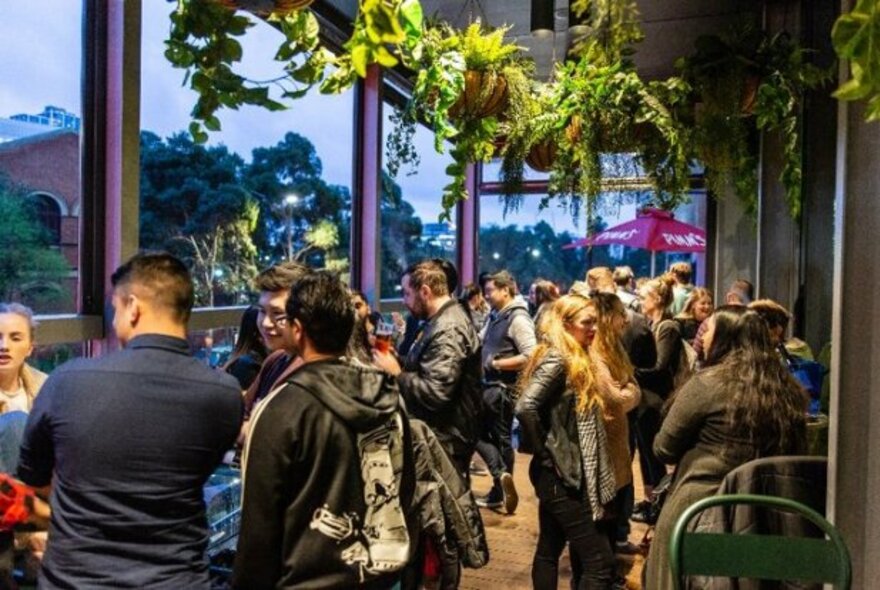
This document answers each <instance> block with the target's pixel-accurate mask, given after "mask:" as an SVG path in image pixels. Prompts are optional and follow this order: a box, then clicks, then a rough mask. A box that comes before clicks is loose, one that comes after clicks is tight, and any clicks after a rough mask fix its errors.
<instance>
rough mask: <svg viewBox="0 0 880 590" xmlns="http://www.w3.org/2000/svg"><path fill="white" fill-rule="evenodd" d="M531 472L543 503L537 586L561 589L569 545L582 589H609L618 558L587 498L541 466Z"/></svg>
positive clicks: (534, 575) (535, 570)
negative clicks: (562, 558) (564, 555)
mask: <svg viewBox="0 0 880 590" xmlns="http://www.w3.org/2000/svg"><path fill="white" fill-rule="evenodd" d="M531 471H532V473H531V474H530V475H532V483H534V484H535V494H536V495H537V496H538V501H539V504H538V526H539V532H538V546H537V548H536V549H535V560H534V562H533V563H532V585H533V587H535V588H556V587H557V585H558V583H559V556H560V555H562V551H563V549H565V544H566V542H567V543H568V545H569V553H570V554H571V562H572V571H577V572H579V574H580V576H579V580H578V585H577V588H578V590H608V589H609V588H611V583H612V581H613V579H614V555H613V554H612V552H611V546H610V544H609V543H608V537H607V535H605V534H604V533H603V532H601V531H600V530H599V527H597V526H596V523H595V522H594V521H593V516H592V514H591V512H590V506H589V503H588V502H587V500H586V498H584V497H583V495H582V494H581V493H580V492H578V491H575V490H572V489H570V488H568V487H566V486H565V485H564V484H563V483H562V481H561V480H560V479H559V477H558V476H557V475H556V473H555V472H554V471H551V470H549V469H546V468H543V467H537V466H535V468H533V469H532V470H531Z"/></svg>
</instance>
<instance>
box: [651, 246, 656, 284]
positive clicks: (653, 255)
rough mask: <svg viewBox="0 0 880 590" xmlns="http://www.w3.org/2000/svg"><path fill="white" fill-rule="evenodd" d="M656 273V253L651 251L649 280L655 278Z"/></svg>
mask: <svg viewBox="0 0 880 590" xmlns="http://www.w3.org/2000/svg"><path fill="white" fill-rule="evenodd" d="M656 271H657V251H656V250H651V278H652V279H653V278H654V277H655V276H656Z"/></svg>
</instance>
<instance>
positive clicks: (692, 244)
mask: <svg viewBox="0 0 880 590" xmlns="http://www.w3.org/2000/svg"><path fill="white" fill-rule="evenodd" d="M673 217H674V216H673V214H672V213H671V212H669V211H663V210H662V209H655V208H654V207H645V208H644V209H642V210H641V211H640V212H639V214H638V217H636V218H635V219H633V220H632V221H627V222H625V223H621V224H620V225H616V226H614V227H611V228H608V229H606V230H603V231H601V232H599V233H597V234H594V235H592V236H588V237H586V238H583V239H580V240H577V241H574V242H572V243H571V244H568V245H566V246H563V248H580V247H583V246H608V245H611V244H622V245H624V246H629V247H631V248H642V249H644V250H650V251H651V276H654V269H655V266H656V261H655V257H656V255H657V252H705V251H706V232H705V231H703V230H702V229H701V228H699V227H697V226H695V225H690V224H687V223H682V222H681V221H676V220H675V219H673Z"/></svg>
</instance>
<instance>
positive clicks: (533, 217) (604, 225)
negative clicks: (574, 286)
mask: <svg viewBox="0 0 880 590" xmlns="http://www.w3.org/2000/svg"><path fill="white" fill-rule="evenodd" d="M619 193H626V194H623V195H619ZM542 196H543V195H529V196H526V197H524V198H523V200H522V205H521V206H520V207H519V208H518V209H517V210H516V211H508V213H507V215H506V216H505V215H504V203H503V201H501V199H500V198H498V197H495V196H485V197H483V198H482V199H481V200H480V272H496V271H498V270H501V269H506V270H508V271H510V272H511V273H512V274H513V276H514V277H515V278H516V279H517V282H518V283H519V286H520V289H521V290H523V291H525V290H527V289H528V285H530V284H531V283H532V282H533V281H534V280H535V279H537V278H544V279H548V280H551V281H553V282H555V283H556V284H558V285H559V286H560V287H561V288H562V290H563V291H565V290H567V289H568V288H569V287H570V286H571V283H572V282H573V281H577V280H584V277H585V275H586V271H587V269H589V268H592V267H594V266H609V267H612V268H613V267H615V266H621V265H628V266H631V267H632V268H633V271H634V272H635V275H636V277H643V276H649V275H650V269H651V253H650V252H649V251H647V250H640V249H637V248H629V247H626V246H622V245H621V246H597V247H594V248H586V247H583V246H578V247H572V246H573V244H572V243H573V242H575V241H576V240H579V239H581V238H583V237H585V236H586V235H587V233H588V232H587V229H586V227H587V223H586V212H583V211H582V212H581V216H580V217H579V218H576V219H575V218H573V217H572V215H571V214H570V212H569V211H568V210H567V209H565V208H562V207H559V206H558V205H555V204H552V202H551V204H550V206H549V207H547V208H545V209H543V210H541V209H540V203H541V198H542ZM602 198H603V202H604V206H603V207H602V209H601V211H599V212H597V213H596V214H595V217H594V219H593V225H592V229H593V231H594V232H598V231H603V230H605V229H608V228H611V227H614V226H616V225H618V224H620V223H625V222H627V221H630V220H632V219H635V217H636V214H637V211H638V209H639V207H640V206H642V205H644V204H646V203H647V202H649V199H650V194H648V193H638V192H634V191H628V192H627V191H616V192H615V193H608V194H605V195H603V197H602ZM615 202H616V203H620V204H618V205H614V203H615ZM705 209H706V195H705V193H703V192H698V193H694V194H692V195H691V203H689V204H686V205H682V206H680V207H679V208H678V209H676V210H675V212H674V214H675V219H677V220H679V221H683V222H685V223H689V224H692V225H696V226H698V227H701V228H702V229H704V230H705V224H706V212H705ZM678 260H687V261H690V262H691V263H692V264H693V265H694V272H695V276H699V275H700V273H701V268H703V267H704V266H705V255H704V254H699V255H697V254H683V253H673V252H669V253H666V252H658V253H657V255H656V261H655V262H656V269H657V272H662V271H663V270H664V269H665V268H667V267H668V266H669V265H670V264H672V263H673V262H676V261H678Z"/></svg>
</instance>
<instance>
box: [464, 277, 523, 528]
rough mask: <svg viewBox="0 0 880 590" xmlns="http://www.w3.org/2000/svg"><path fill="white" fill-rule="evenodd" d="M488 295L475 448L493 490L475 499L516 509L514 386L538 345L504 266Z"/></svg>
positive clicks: (486, 288) (488, 283)
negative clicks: (489, 312) (489, 309)
mask: <svg viewBox="0 0 880 590" xmlns="http://www.w3.org/2000/svg"><path fill="white" fill-rule="evenodd" d="M484 294H485V297H486V301H488V302H489V305H490V306H491V307H492V312H493V313H492V316H491V318H490V319H489V321H488V323H487V324H486V326H485V327H484V328H483V332H482V333H481V334H480V336H481V339H482V342H483V348H482V364H483V411H484V413H485V414H484V421H483V432H482V435H481V437H480V441H479V442H478V443H477V451H478V452H479V453H480V455H481V456H482V457H483V459H485V461H486V465H487V466H488V467H489V471H490V472H491V474H492V478H493V479H494V485H493V486H492V489H491V490H490V491H489V493H488V494H487V495H485V496H483V497H482V498H478V499H477V504H478V505H480V506H483V507H485V508H500V507H501V506H504V509H505V511H506V512H507V513H508V514H513V512H514V511H515V510H516V505H517V503H518V501H519V498H518V496H517V493H516V488H515V487H514V485H513V476H512V474H513V463H514V453H513V446H512V445H511V440H510V438H511V436H510V434H511V428H512V426H513V403H512V396H511V394H512V391H511V389H512V388H513V387H514V386H515V385H516V380H517V377H518V376H519V372H520V370H521V369H522V368H523V367H525V365H526V362H527V361H528V359H529V354H531V352H532V350H533V349H534V348H535V345H536V344H537V341H536V339H535V324H534V323H533V322H532V318H531V316H530V315H529V309H528V306H527V304H526V302H525V301H524V300H523V299H522V298H521V297H517V296H516V281H514V279H513V276H511V274H510V273H509V272H507V271H506V270H502V271H499V272H497V273H495V274H493V275H490V276H489V277H488V278H487V279H486V282H485V286H484Z"/></svg>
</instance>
